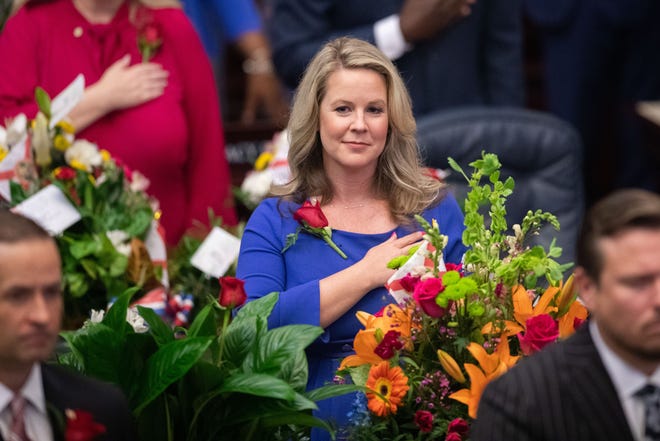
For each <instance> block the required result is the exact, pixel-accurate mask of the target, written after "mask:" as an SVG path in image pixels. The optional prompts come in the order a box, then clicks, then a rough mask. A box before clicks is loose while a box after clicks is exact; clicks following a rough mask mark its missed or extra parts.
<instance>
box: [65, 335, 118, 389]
mask: <svg viewBox="0 0 660 441" xmlns="http://www.w3.org/2000/svg"><path fill="white" fill-rule="evenodd" d="M62 336H63V337H64V339H65V341H66V342H67V343H68V345H69V348H70V349H71V352H72V353H73V354H75V356H76V357H77V358H78V359H79V360H80V361H81V365H82V366H83V367H84V372H85V374H87V375H91V376H92V377H96V378H99V379H101V380H104V381H109V382H111V383H115V384H118V383H119V365H118V363H119V360H120V358H121V356H122V352H123V345H124V338H123V335H122V334H120V333H118V332H116V331H115V330H114V329H112V328H110V327H109V326H107V325H105V324H104V323H94V324H91V325H88V326H86V327H85V328H82V329H80V330H78V331H77V332H75V333H62Z"/></svg>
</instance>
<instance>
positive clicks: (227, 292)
mask: <svg viewBox="0 0 660 441" xmlns="http://www.w3.org/2000/svg"><path fill="white" fill-rule="evenodd" d="M219 282H220V296H219V298H218V302H219V303H220V305H222V306H224V307H225V308H235V307H237V306H241V305H242V304H243V303H245V300H247V294H245V289H244V288H243V285H245V282H244V281H242V280H241V279H237V278H236V277H231V276H225V277H220V280H219Z"/></svg>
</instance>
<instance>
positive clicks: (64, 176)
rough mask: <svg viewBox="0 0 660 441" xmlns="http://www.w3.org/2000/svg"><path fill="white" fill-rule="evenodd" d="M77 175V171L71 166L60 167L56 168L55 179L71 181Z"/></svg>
mask: <svg viewBox="0 0 660 441" xmlns="http://www.w3.org/2000/svg"><path fill="white" fill-rule="evenodd" d="M75 177H76V171H75V170H74V169H72V168H71V167H58V168H56V169H55V179H59V180H60V181H70V180H72V179H73V178H75Z"/></svg>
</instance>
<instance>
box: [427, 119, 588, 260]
mask: <svg viewBox="0 0 660 441" xmlns="http://www.w3.org/2000/svg"><path fill="white" fill-rule="evenodd" d="M417 131H418V141H419V144H420V148H421V152H422V157H423V158H424V161H425V163H426V165H428V166H430V167H433V168H440V169H450V167H449V164H448V162H447V157H449V156H451V157H452V158H454V159H455V160H456V162H458V164H459V165H460V166H461V167H463V170H465V172H466V173H468V174H469V173H470V172H471V170H472V169H471V167H470V166H469V165H468V164H469V163H470V162H472V161H474V160H476V159H479V158H481V152H482V151H486V152H488V153H495V154H497V156H498V157H499V159H500V162H501V163H502V169H501V178H500V179H502V180H504V179H506V177H508V176H511V177H513V179H514V181H515V188H514V192H513V195H511V196H510V197H509V198H508V200H507V205H506V208H507V224H508V226H509V227H511V226H512V225H513V224H515V223H520V222H521V221H522V219H523V217H524V215H525V213H527V211H528V210H536V209H542V210H544V211H548V212H551V213H553V214H554V215H556V216H557V218H558V220H559V223H560V225H561V230H560V231H556V230H555V229H554V228H553V227H552V226H550V225H546V226H544V227H543V228H542V230H541V232H540V235H539V236H537V237H534V238H533V239H532V241H531V242H532V244H541V245H543V246H544V247H545V248H546V250H547V248H548V246H549V244H550V242H551V241H552V238H553V237H554V238H556V239H557V241H556V244H557V245H558V246H560V247H562V248H563V252H562V256H561V257H560V258H559V259H557V260H558V261H559V262H562V263H566V262H574V260H575V242H576V239H577V233H578V230H579V225H580V222H581V220H582V215H583V211H584V192H583V183H582V165H581V163H582V146H581V142H580V138H579V136H578V134H577V132H576V131H575V130H574V129H573V128H572V127H571V126H570V125H569V124H568V123H566V122H564V121H562V120H560V119H558V118H556V117H554V116H552V115H549V114H547V113H543V112H538V111H533V110H528V109H520V108H497V107H465V108H459V109H453V110H448V111H441V112H437V113H434V114H431V115H426V116H424V117H421V118H419V119H418V121H417ZM450 171H451V173H450V175H449V176H448V178H447V179H446V180H447V183H448V184H449V186H450V189H451V191H452V192H453V193H454V194H455V196H456V198H457V199H458V200H459V202H462V201H463V200H464V198H465V194H466V193H467V190H468V187H467V182H466V181H465V178H464V177H463V176H461V175H460V174H459V173H456V172H454V171H453V170H451V169H450Z"/></svg>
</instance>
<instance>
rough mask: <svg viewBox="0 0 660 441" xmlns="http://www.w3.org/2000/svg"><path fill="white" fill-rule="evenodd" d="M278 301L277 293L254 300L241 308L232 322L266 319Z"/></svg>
mask: <svg viewBox="0 0 660 441" xmlns="http://www.w3.org/2000/svg"><path fill="white" fill-rule="evenodd" d="M278 299H279V293H278V292H271V293H270V294H267V295H265V296H263V297H261V298H260V299H257V300H254V301H252V302H250V303H247V304H245V305H243V306H242V307H241V309H240V310H239V311H238V314H236V317H234V322H239V323H240V322H241V320H245V319H249V318H250V317H268V316H270V313H271V312H272V311H273V308H274V307H275V303H277V300H278Z"/></svg>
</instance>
